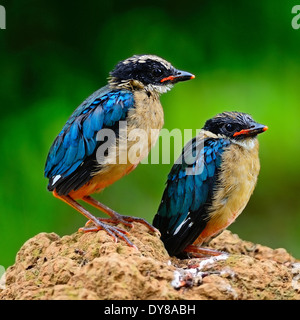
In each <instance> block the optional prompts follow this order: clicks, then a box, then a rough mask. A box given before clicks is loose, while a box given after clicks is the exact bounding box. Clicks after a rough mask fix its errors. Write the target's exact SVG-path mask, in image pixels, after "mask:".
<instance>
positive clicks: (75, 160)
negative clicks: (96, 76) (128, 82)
mask: <svg viewBox="0 0 300 320" xmlns="http://www.w3.org/2000/svg"><path fill="white" fill-rule="evenodd" d="M133 107H134V98H133V93H132V92H131V91H129V90H110V89H109V88H108V86H106V87H104V88H102V89H100V90H98V91H96V92H95V93H93V94H92V95H91V96H90V97H88V98H87V99H86V100H85V101H84V102H83V103H82V104H81V105H80V106H79V107H78V108H77V109H76V110H75V111H74V112H73V114H72V115H71V117H70V118H69V119H68V121H67V122H66V124H65V125H64V127H63V129H62V131H61V132H60V133H59V135H58V136H57V137H56V139H55V141H54V142H53V144H52V146H51V148H50V151H49V154H48V158H47V161H46V166H45V176H46V177H47V178H49V185H48V189H49V190H54V189H56V190H57V191H58V192H59V194H68V193H69V192H70V191H71V190H76V189H78V188H79V187H80V186H81V185H83V184H84V183H86V182H87V180H88V179H90V177H91V174H92V169H93V167H94V166H95V157H94V156H93V155H94V154H95V152H96V149H97V146H98V145H99V142H97V140H96V136H97V133H98V131H99V130H101V129H102V128H112V129H114V130H117V128H115V127H114V126H115V125H116V124H117V123H118V122H119V121H120V120H125V119H126V116H127V113H128V110H129V109H131V108H133Z"/></svg>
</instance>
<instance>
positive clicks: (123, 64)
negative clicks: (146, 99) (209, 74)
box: [110, 55, 195, 93]
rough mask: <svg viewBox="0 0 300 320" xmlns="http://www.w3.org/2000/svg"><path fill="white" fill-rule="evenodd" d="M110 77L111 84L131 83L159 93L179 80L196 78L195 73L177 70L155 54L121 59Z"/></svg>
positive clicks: (168, 88) (165, 90)
mask: <svg viewBox="0 0 300 320" xmlns="http://www.w3.org/2000/svg"><path fill="white" fill-rule="evenodd" d="M110 77H111V78H110V83H111V84H114V85H125V86H126V85H130V86H134V87H138V88H145V89H146V90H153V91H156V92H157V93H164V92H167V91H168V90H170V89H171V88H172V87H173V85H174V84H175V83H177V82H179V81H186V80H190V79H193V78H195V76H194V75H193V74H191V73H189V72H186V71H181V70H177V69H175V68H174V67H173V66H172V65H171V63H169V62H168V61H166V60H164V59H162V58H160V57H158V56H155V55H135V56H133V57H130V58H128V59H126V60H123V61H120V62H119V63H118V64H117V65H116V67H115V68H114V70H113V71H111V72H110Z"/></svg>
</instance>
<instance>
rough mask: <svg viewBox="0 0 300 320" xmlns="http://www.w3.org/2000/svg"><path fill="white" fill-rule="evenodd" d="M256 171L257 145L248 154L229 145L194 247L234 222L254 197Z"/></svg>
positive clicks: (257, 168) (257, 162) (257, 164)
mask: <svg viewBox="0 0 300 320" xmlns="http://www.w3.org/2000/svg"><path fill="white" fill-rule="evenodd" d="M259 169H260V165H259V159H258V142H256V144H255V146H254V148H253V149H251V150H243V149H242V148H241V147H240V146H237V145H232V146H230V147H229V148H228V150H227V151H225V152H224V154H223V162H222V166H221V171H220V178H219V182H220V186H219V188H218V190H216V191H215V195H214V197H213V201H212V206H211V208H210V213H209V217H208V222H207V225H206V227H205V229H204V230H203V231H202V233H201V234H200V235H199V237H198V238H197V240H196V241H195V242H194V244H197V245H201V244H202V243H205V242H207V241H208V240H209V239H210V238H212V237H214V236H216V235H217V234H219V233H220V232H221V231H222V230H224V229H225V228H227V227H228V226H229V225H230V224H231V223H232V222H234V221H235V219H236V218H237V217H238V216H239V215H240V214H241V212H242V211H243V210H244V208H245V207H246V205H247V203H248V201H249V199H250V197H251V195H252V193H253V190H254V188H255V185H256V182H257V176H258V173H259Z"/></svg>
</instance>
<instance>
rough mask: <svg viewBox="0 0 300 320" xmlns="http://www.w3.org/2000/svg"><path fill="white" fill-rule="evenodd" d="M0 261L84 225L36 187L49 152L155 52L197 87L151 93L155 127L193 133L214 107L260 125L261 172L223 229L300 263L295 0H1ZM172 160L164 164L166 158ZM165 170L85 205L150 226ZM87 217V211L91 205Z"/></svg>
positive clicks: (299, 45) (144, 168)
mask: <svg viewBox="0 0 300 320" xmlns="http://www.w3.org/2000/svg"><path fill="white" fill-rule="evenodd" d="M0 4H1V5H3V6H5V8H6V19H7V26H6V30H0V75H1V85H0V107H1V113H0V114H1V119H0V128H1V138H0V150H1V156H0V179H1V180H0V181H1V184H0V264H1V265H4V266H5V267H7V266H9V265H11V264H13V263H14V257H15V254H16V252H17V250H18V249H19V248H20V246H21V245H22V244H23V243H24V242H25V241H26V240H27V239H28V238H30V237H32V236H34V235H36V234H37V233H39V232H56V233H58V234H59V235H61V236H62V235H65V234H70V233H72V232H74V231H76V230H77V229H78V228H79V227H80V226H83V225H84V223H85V222H86V220H85V218H84V217H82V216H81V215H80V214H78V213H77V212H75V211H74V210H73V209H72V208H70V207H69V206H67V205H66V204H64V203H63V202H61V201H59V200H57V199H55V198H54V197H53V196H52V195H51V194H50V193H49V192H47V190H46V185H47V181H46V179H45V178H44V177H43V170H44V163H45V159H46V156H47V153H48V150H49V147H50V145H51V143H52V141H53V140H54V138H55V136H56V135H57V134H58V132H59V131H60V130H61V128H62V126H63V125H64V123H65V121H66V120H67V118H68V116H69V115H70V114H71V113H72V111H73V110H74V109H75V108H76V107H77V106H78V105H79V104H80V103H81V102H82V101H83V100H84V99H85V98H86V97H87V96H88V95H89V94H91V93H92V92H93V91H95V90H96V89H98V88H99V87H102V86H104V85H105V84H106V79H107V76H108V72H109V71H110V70H111V69H112V68H113V67H114V65H115V64H116V63H117V62H118V61H120V60H122V59H125V58H127V57H129V56H131V55H133V54H141V53H152V54H157V55H160V56H162V57H164V58H165V59H167V60H169V61H170V62H172V64H173V65H174V66H176V67H178V68H179V69H184V70H187V71H190V72H192V73H194V74H195V75H196V79H194V80H193V81H190V82H185V83H182V84H178V85H176V87H175V88H174V89H173V90H172V91H171V92H169V93H167V94H165V95H163V96H162V97H161V101H162V104H163V106H164V111H165V126H164V127H165V128H167V129H169V130H172V129H173V128H180V129H181V130H183V129H185V128H189V129H190V128H192V129H198V128H201V127H202V125H203V123H204V121H205V120H206V119H208V118H210V117H212V116H213V115H215V114H216V113H218V112H222V111H224V110H239V111H243V112H248V113H251V114H252V115H253V117H254V119H255V120H257V121H258V122H261V123H264V124H266V125H268V126H269V130H268V131H267V132H266V133H265V134H263V135H261V136H260V137H259V140H260V145H261V149H260V158H261V167H262V168H261V173H260V176H259V181H258V185H257V188H256V190H255V192H254V194H253V196H252V198H251V200H250V202H249V204H248V206H247V208H246V209H245V210H244V212H243V214H242V215H241V216H240V217H239V218H238V219H237V221H236V222H235V223H234V224H233V225H231V226H230V227H229V229H230V230H232V231H233V232H236V233H238V234H239V236H240V237H242V238H243V239H245V240H250V241H253V242H256V243H261V244H264V245H268V246H271V247H272V248H276V247H284V248H286V249H287V250H288V251H289V252H290V253H292V254H293V255H295V256H296V257H297V258H300V245H299V242H300V196H299V190H300V183H299V178H300V172H299V156H300V144H299V117H300V86H299V78H300V61H299V59H300V29H299V30H294V29H293V28H292V26H291V20H292V17H293V15H292V14H291V10H292V7H293V6H294V5H296V4H297V2H295V1H287V0H281V1H271V0H264V1H261V0H256V1H244V0H239V1H229V0H227V1H218V0H215V1H210V0H198V1H197V2H196V1H192V2H189V1H185V2H183V1H164V2H163V1H156V0H152V1H151V3H146V2H142V3H141V2H140V1H130V2H129V1H106V2H105V3H104V2H102V1H92V0H85V1H84V2H82V1H54V0H52V1H34V0H26V1H25V0H18V1H17V0H9V1H0ZM171 159H172V161H173V160H174V157H171ZM170 168H171V164H170V165H167V164H159V165H154V164H153V165H151V164H148V165H146V164H141V165H139V166H138V168H137V169H136V170H135V171H134V172H132V173H131V174H130V175H128V176H126V177H124V178H123V179H121V180H120V181H118V182H116V183H115V184H114V185H112V186H111V187H109V188H107V189H106V190H104V192H103V193H102V194H98V195H96V198H97V199H99V200H100V201H103V203H105V204H106V205H108V206H110V207H112V208H113V209H115V210H117V211H119V212H120V213H124V214H130V215H135V216H143V217H145V218H146V219H147V220H148V221H150V222H151V221H152V218H153V216H154V214H155V213H156V210H157V207H158V204H159V202H160V199H161V195H162V192H163V189H164V183H165V180H166V176H167V174H168V172H169V170H170ZM91 211H92V212H93V213H95V214H98V212H97V211H96V210H94V209H91Z"/></svg>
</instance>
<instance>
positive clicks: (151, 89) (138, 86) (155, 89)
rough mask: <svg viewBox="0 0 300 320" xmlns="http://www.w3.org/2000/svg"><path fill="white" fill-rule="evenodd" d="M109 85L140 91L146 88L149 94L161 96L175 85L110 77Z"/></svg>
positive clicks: (117, 88) (115, 87) (118, 88)
mask: <svg viewBox="0 0 300 320" xmlns="http://www.w3.org/2000/svg"><path fill="white" fill-rule="evenodd" d="M108 83H109V86H110V87H111V88H112V89H116V90H122V89H124V90H130V91H139V90H145V91H147V92H148V93H149V95H156V96H160V95H161V94H162V93H165V92H167V91H169V90H171V89H172V87H173V85H172V84H169V85H163V86H161V85H153V84H147V85H144V84H143V83H142V82H140V81H138V80H119V79H117V78H114V77H112V78H110V79H109V81H108Z"/></svg>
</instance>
